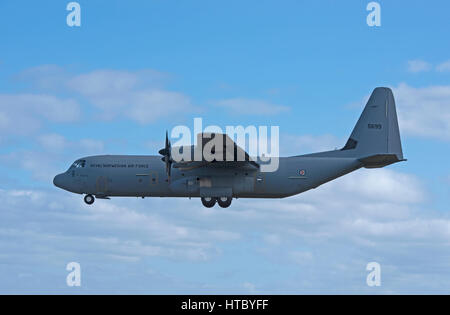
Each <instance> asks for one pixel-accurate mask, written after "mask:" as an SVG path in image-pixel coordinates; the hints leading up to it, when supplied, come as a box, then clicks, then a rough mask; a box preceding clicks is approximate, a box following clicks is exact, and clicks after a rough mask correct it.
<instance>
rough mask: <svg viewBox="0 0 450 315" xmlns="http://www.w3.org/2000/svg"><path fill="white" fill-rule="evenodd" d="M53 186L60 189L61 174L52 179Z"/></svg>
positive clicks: (61, 182)
mask: <svg viewBox="0 0 450 315" xmlns="http://www.w3.org/2000/svg"><path fill="white" fill-rule="evenodd" d="M53 185H55V186H56V187H59V188H62V185H63V174H59V175H56V176H55V178H53Z"/></svg>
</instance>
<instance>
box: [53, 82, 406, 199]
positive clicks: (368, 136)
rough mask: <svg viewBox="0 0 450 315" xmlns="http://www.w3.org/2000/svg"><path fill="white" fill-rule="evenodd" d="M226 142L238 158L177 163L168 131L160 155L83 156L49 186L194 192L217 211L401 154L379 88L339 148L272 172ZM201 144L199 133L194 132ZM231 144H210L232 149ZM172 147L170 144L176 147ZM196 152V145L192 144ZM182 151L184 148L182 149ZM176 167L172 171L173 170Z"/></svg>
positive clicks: (118, 192)
mask: <svg viewBox="0 0 450 315" xmlns="http://www.w3.org/2000/svg"><path fill="white" fill-rule="evenodd" d="M211 136H221V137H223V138H224V142H223V143H227V144H229V143H230V141H231V143H232V144H233V145H232V146H231V152H232V153H231V154H232V156H233V157H234V158H236V156H237V155H239V154H242V155H243V156H244V159H243V160H242V159H241V160H236V159H234V160H231V161H230V160H229V159H225V158H223V159H222V160H220V159H217V160H212V161H206V160H205V159H202V160H200V161H181V162H175V161H174V160H173V158H172V152H173V151H172V148H171V144H170V142H169V139H168V135H167V133H166V145H165V148H164V149H162V150H160V151H159V153H160V154H161V155H162V158H161V156H146V155H143V156H131V155H130V156H128V155H101V156H90V157H85V158H81V159H79V160H77V161H75V162H74V163H73V164H72V166H70V168H69V169H68V170H67V171H66V172H65V173H62V174H59V175H57V176H56V177H55V178H54V180H53V183H54V185H55V186H57V187H60V188H62V189H65V190H67V191H70V192H73V193H77V194H84V195H85V197H84V201H85V202H86V203H87V204H89V205H91V204H93V203H94V201H95V198H98V199H109V198H110V197H116V196H117V197H142V198H145V197H188V198H191V197H197V198H201V201H202V203H203V205H204V206H205V207H208V208H211V207H213V206H214V205H215V204H216V203H218V204H219V206H220V207H222V208H227V207H229V206H230V205H231V202H232V199H233V198H284V197H289V196H293V195H296V194H299V193H302V192H304V191H307V190H309V189H312V188H317V187H318V186H320V185H322V184H324V183H326V182H329V181H331V180H334V179H336V178H338V177H340V176H343V175H345V174H348V173H350V172H352V171H355V170H357V169H359V168H362V167H365V168H380V167H384V166H386V165H390V164H393V163H396V162H400V161H406V160H404V159H403V153H402V146H401V141H400V133H399V128H398V122H397V113H396V109H395V101H394V96H393V94H392V91H391V90H390V89H389V88H376V89H375V90H374V91H373V93H372V95H371V97H370V99H369V101H368V102H367V105H366V106H365V108H364V111H363V112H362V114H361V117H360V118H359V120H358V122H357V124H356V126H355V128H354V129H353V132H352V134H351V135H350V138H349V139H348V141H347V143H346V144H345V146H344V147H343V148H342V149H339V150H333V151H327V152H320V153H313V154H306V155H300V156H291V157H282V158H279V166H278V169H277V170H276V171H274V172H262V171H261V161H262V160H261V159H260V158H251V157H250V156H249V155H248V154H247V153H245V151H244V150H243V149H242V148H240V147H239V146H238V145H236V144H235V143H234V142H232V140H231V139H230V138H229V137H228V136H226V135H222V134H210V135H208V137H211ZM199 139H200V142H199V141H197V145H196V146H199V143H202V145H203V144H204V143H203V141H204V139H205V138H204V137H203V136H202V135H200V136H199ZM229 147H230V146H227V147H226V148H225V147H224V148H215V150H219V151H221V152H223V154H225V153H227V154H228V153H230V149H229ZM173 149H175V148H173ZM194 149H195V148H194ZM181 150H182V149H181ZM172 168H173V170H172Z"/></svg>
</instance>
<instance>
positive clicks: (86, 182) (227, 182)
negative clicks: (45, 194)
mask: <svg viewBox="0 0 450 315" xmlns="http://www.w3.org/2000/svg"><path fill="white" fill-rule="evenodd" d="M80 160H82V161H85V166H84V167H78V168H76V167H74V168H71V169H69V170H68V171H67V172H65V173H63V174H60V175H57V176H56V177H55V179H54V184H55V185H56V186H58V187H61V188H63V189H65V190H68V191H70V192H73V193H78V194H91V195H97V196H100V197H101V196H105V197H106V196H108V197H113V196H115V197H130V196H138V197H201V195H200V191H201V189H202V188H205V189H206V190H208V189H217V190H221V189H223V190H224V191H227V192H224V194H225V195H227V194H229V193H231V196H232V197H234V198H283V197H288V196H292V195H295V194H298V193H301V192H304V191H307V190H309V189H311V188H315V187H317V186H319V185H321V184H323V183H326V182H328V181H330V180H333V179H335V178H337V177H339V176H342V175H344V174H347V173H349V172H351V171H354V170H356V169H358V168H360V167H362V166H363V163H362V162H360V161H359V160H358V159H356V158H334V157H330V158H317V157H308V156H296V157H286V158H280V159H279V168H278V170H277V171H275V172H261V171H260V170H259V169H256V170H255V169H254V168H251V167H242V168H235V169H232V170H230V169H229V168H223V167H221V166H217V167H211V166H210V167H207V168H196V169H192V170H178V169H174V170H173V171H172V175H171V179H170V183H169V181H168V177H167V175H166V168H165V163H164V162H163V161H161V157H160V156H126V155H125V156H124V155H104V156H91V157H86V158H83V159H80ZM303 172H304V173H303Z"/></svg>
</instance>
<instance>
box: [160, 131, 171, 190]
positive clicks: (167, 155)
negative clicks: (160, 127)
mask: <svg viewBox="0 0 450 315" xmlns="http://www.w3.org/2000/svg"><path fill="white" fill-rule="evenodd" d="M159 154H161V155H162V156H163V157H162V158H161V160H162V161H163V162H165V163H166V173H167V179H168V181H169V183H170V173H171V169H172V146H171V144H170V141H169V134H168V132H167V131H166V146H165V147H164V149H161V150H159Z"/></svg>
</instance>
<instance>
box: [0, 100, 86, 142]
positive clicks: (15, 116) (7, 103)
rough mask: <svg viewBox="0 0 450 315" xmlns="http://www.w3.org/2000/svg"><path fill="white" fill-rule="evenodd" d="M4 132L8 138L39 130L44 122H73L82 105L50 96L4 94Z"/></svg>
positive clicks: (0, 121)
mask: <svg viewBox="0 0 450 315" xmlns="http://www.w3.org/2000/svg"><path fill="white" fill-rule="evenodd" d="M0 104H1V107H0V130H2V133H3V134H4V135H6V134H19V135H26V134H29V133H30V132H33V131H35V130H38V129H39V128H40V126H41V124H42V122H43V121H50V122H58V123H62V122H73V121H76V120H78V119H79V116H80V106H79V104H78V103H77V101H75V100H74V99H61V98H58V97H55V96H52V95H46V94H0Z"/></svg>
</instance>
